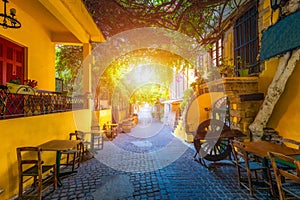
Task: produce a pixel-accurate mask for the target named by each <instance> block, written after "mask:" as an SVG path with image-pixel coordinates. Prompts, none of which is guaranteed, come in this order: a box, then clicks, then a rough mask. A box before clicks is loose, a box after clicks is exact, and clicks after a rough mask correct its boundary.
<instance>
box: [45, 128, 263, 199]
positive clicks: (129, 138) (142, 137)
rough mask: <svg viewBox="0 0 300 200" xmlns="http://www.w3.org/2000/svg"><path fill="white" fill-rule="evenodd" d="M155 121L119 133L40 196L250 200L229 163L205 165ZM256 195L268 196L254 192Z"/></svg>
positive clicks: (61, 197)
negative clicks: (208, 166) (129, 131)
mask: <svg viewBox="0 0 300 200" xmlns="http://www.w3.org/2000/svg"><path fill="white" fill-rule="evenodd" d="M194 153H195V151H194V149H193V147H192V146H191V144H186V143H185V142H182V141H180V140H179V139H177V138H176V137H174V136H173V135H172V132H171V131H170V129H169V128H168V127H165V126H163V125H162V124H161V123H159V122H152V123H151V124H149V125H148V126H144V127H143V126H139V125H137V126H136V127H135V128H133V129H132V131H131V133H127V134H125V133H120V134H119V135H118V136H117V137H116V138H115V139H114V140H112V141H108V140H106V141H104V147H103V149H102V150H99V151H98V152H97V154H96V155H95V157H94V158H92V159H89V160H87V161H85V162H83V163H82V164H81V166H80V168H79V169H78V173H77V174H75V175H73V176H70V177H67V178H64V179H63V180H62V184H63V186H62V187H59V188H58V189H57V190H56V191H54V192H51V191H49V192H48V193H47V194H46V195H45V198H44V199H49V200H54V199H60V200H63V199H90V200H92V199H95V200H102V199H172V200H173V199H178V200H186V199H214V200H215V199H220V200H221V199H222V200H223V199H241V200H244V199H251V198H250V196H249V193H248V191H247V190H245V189H241V188H239V186H238V185H237V179H236V171H235V170H236V169H235V167H234V166H233V165H232V164H231V163H230V162H229V161H228V162H223V164H218V165H217V164H216V165H215V167H214V168H211V169H207V168H205V167H203V166H202V165H200V164H199V163H198V162H196V161H194V160H193V155H194ZM255 195H256V196H257V199H269V197H268V196H267V195H265V196H264V195H263V194H258V193H257V192H256V193H255Z"/></svg>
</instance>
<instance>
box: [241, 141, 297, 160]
mask: <svg viewBox="0 0 300 200" xmlns="http://www.w3.org/2000/svg"><path fill="white" fill-rule="evenodd" d="M244 144H245V150H246V151H248V152H249V153H251V154H254V155H256V156H258V157H260V158H267V157H268V152H269V151H272V152H277V153H281V154H284V155H296V154H300V151H299V150H297V149H294V148H291V147H287V146H285V145H280V144H274V143H271V142H267V141H257V142H244Z"/></svg>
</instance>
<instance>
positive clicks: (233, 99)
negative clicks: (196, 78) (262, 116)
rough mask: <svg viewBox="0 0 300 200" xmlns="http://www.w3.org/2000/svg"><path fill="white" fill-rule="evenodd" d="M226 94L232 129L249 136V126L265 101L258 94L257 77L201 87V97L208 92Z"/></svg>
mask: <svg viewBox="0 0 300 200" xmlns="http://www.w3.org/2000/svg"><path fill="white" fill-rule="evenodd" d="M217 91H218V92H220V91H223V92H224V96H227V97H228V98H229V104H230V106H229V108H230V128H231V129H238V130H240V131H242V132H243V133H246V134H248V135H249V130H248V126H249V125H250V124H251V123H252V122H253V120H254V118H255V117H256V114H257V113H258V110H259V108H260V106H261V103H262V100H263V94H261V93H258V78H257V77H230V78H223V79H219V80H216V81H212V82H209V83H206V84H202V85H200V86H199V89H198V92H199V95H201V94H204V93H207V92H217Z"/></svg>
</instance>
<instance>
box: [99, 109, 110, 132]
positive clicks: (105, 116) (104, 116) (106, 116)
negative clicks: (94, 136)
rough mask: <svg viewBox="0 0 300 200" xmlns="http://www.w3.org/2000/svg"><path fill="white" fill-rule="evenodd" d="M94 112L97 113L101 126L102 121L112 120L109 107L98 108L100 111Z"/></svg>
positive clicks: (101, 125)
mask: <svg viewBox="0 0 300 200" xmlns="http://www.w3.org/2000/svg"><path fill="white" fill-rule="evenodd" d="M95 112H96V115H97V118H98V123H99V125H100V127H101V128H102V127H103V124H104V123H107V122H111V121H112V119H111V116H112V113H111V109H106V110H100V111H95Z"/></svg>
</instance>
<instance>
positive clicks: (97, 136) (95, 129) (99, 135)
mask: <svg viewBox="0 0 300 200" xmlns="http://www.w3.org/2000/svg"><path fill="white" fill-rule="evenodd" d="M91 132H92V134H93V135H94V141H97V147H98V149H103V131H102V130H101V129H100V126H91Z"/></svg>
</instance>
